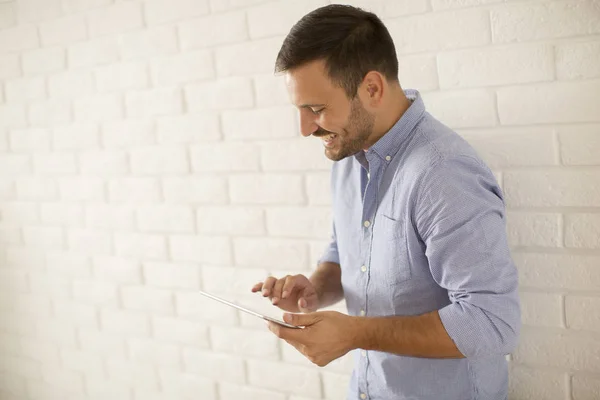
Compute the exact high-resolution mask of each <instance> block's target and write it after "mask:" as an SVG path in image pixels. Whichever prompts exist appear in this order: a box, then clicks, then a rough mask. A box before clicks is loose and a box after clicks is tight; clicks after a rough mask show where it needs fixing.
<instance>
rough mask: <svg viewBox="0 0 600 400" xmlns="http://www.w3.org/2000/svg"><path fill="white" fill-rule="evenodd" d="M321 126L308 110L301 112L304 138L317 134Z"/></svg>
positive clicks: (301, 129) (301, 131)
mask: <svg viewBox="0 0 600 400" xmlns="http://www.w3.org/2000/svg"><path fill="white" fill-rule="evenodd" d="M317 129H319V126H318V125H317V123H316V122H315V117H314V115H313V114H312V113H310V112H307V111H306V110H300V133H301V134H302V136H304V137H308V136H310V135H312V134H313V133H315V132H316V131H317Z"/></svg>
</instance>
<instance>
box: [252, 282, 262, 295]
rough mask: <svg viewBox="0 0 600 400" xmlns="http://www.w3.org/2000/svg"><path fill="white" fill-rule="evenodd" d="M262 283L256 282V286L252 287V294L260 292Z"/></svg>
mask: <svg viewBox="0 0 600 400" xmlns="http://www.w3.org/2000/svg"><path fill="white" fill-rule="evenodd" d="M262 287H263V283H262V282H258V283H257V284H256V285H254V286H252V293H256V292H260V291H261V290H262Z"/></svg>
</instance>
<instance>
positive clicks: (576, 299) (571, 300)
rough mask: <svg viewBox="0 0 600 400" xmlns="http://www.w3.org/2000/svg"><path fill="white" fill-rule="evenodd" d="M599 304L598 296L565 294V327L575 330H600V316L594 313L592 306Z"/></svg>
mask: <svg viewBox="0 0 600 400" xmlns="http://www.w3.org/2000/svg"><path fill="white" fill-rule="evenodd" d="M599 304H600V298H597V297H591V296H579V295H567V296H566V298H565V313H566V316H567V327H568V328H569V329H576V330H588V331H596V332H597V331H600V318H598V317H597V316H596V315H595V313H594V311H593V310H594V307H597V306H598V305H599Z"/></svg>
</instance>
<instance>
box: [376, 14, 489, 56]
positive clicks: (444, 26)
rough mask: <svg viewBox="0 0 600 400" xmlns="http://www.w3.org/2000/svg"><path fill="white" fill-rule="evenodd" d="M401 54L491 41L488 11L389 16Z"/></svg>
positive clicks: (390, 29)
mask: <svg viewBox="0 0 600 400" xmlns="http://www.w3.org/2000/svg"><path fill="white" fill-rule="evenodd" d="M386 26H387V28H388V30H389V32H390V35H391V36H392V38H393V40H394V43H395V45H396V51H397V53H398V54H410V53H418V52H425V51H438V50H448V49H455V48H466V47H477V46H483V45H486V44H488V43H490V41H491V38H490V21H489V12H488V11H487V10H482V9H466V10H457V11H449V12H445V13H430V14H425V15H417V16H413V17H411V18H404V19H396V20H390V21H388V22H387V23H386Z"/></svg>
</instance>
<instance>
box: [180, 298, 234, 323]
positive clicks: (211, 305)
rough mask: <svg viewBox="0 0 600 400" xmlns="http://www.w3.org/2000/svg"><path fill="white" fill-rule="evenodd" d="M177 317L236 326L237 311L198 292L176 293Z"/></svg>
mask: <svg viewBox="0 0 600 400" xmlns="http://www.w3.org/2000/svg"><path fill="white" fill-rule="evenodd" d="M175 305H176V310H177V315H178V316H180V317H183V318H185V319H190V320H193V321H201V322H203V323H205V324H208V323H210V324H211V325H227V326H231V325H235V324H236V323H237V314H236V310H235V309H234V308H232V307H228V306H226V305H224V304H220V303H217V302H215V301H214V300H212V299H209V298H207V297H204V296H202V295H201V294H199V293H196V292H181V291H180V292H178V293H175Z"/></svg>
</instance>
